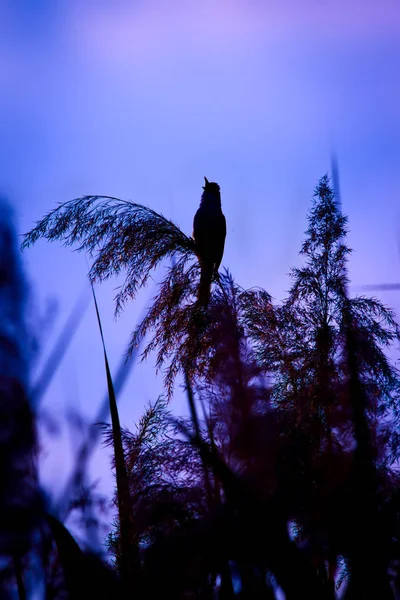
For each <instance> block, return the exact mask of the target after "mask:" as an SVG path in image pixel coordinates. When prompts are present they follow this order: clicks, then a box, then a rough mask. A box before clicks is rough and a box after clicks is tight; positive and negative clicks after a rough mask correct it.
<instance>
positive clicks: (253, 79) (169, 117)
mask: <svg viewBox="0 0 400 600" xmlns="http://www.w3.org/2000/svg"><path fill="white" fill-rule="evenodd" d="M399 73H400V9H399V4H398V0H335V1H331V2H328V1H323V0H319V1H317V0H307V1H301V0H280V1H279V0H276V1H273V2H269V1H267V0H264V1H263V0H226V1H223V0H203V1H202V2H196V1H194V0H193V1H189V0H186V1H184V0H132V1H130V2H128V1H122V0H114V1H113V2H106V1H103V0H97V1H94V0H93V1H89V0H88V1H85V0H64V1H63V0H0V139H1V143H0V191H1V193H2V194H3V195H6V196H7V197H8V198H9V200H10V201H11V202H12V203H13V205H14V207H15V209H16V213H17V218H18V228H19V233H22V232H25V231H27V230H29V229H30V228H31V227H32V226H33V224H34V221H36V220H38V219H39V218H41V217H42V216H43V215H44V213H45V212H47V211H48V210H50V209H51V208H53V207H54V206H55V205H56V203H57V202H63V201H66V200H69V199H71V198H74V197H77V196H81V195H83V194H105V195H113V196H118V197H120V198H125V199H131V200H133V201H137V202H139V203H143V204H147V205H149V206H151V207H152V208H154V209H155V210H158V211H160V212H162V213H163V214H164V215H166V216H167V217H170V218H172V219H174V220H175V221H176V222H177V223H178V224H179V225H180V227H181V228H182V229H183V231H185V232H186V233H188V234H190V233H191V230H192V219H193V215H194V212H195V211H196V209H197V206H198V203H199V198H200V194H201V191H202V190H201V186H202V185H203V176H204V175H206V176H207V178H208V179H209V180H214V181H217V182H218V183H219V184H220V185H221V191H222V202H223V210H224V212H225V215H226V218H227V222H228V234H227V242H226V251H225V256H224V260H223V265H224V266H226V267H228V268H230V269H231V271H232V272H233V274H234V276H235V278H236V280H237V281H238V282H239V283H240V284H241V285H243V286H244V287H251V286H254V285H262V286H263V287H265V288H266V289H267V290H268V291H269V292H270V293H272V295H273V296H275V297H276V298H278V299H280V298H282V297H283V296H284V293H285V290H286V289H288V286H289V283H288V278H287V273H288V271H289V267H290V266H293V265H296V264H298V256H297V252H298V250H299V247H300V243H301V240H302V236H303V231H304V229H305V227H306V220H305V219H306V211H307V209H308V207H309V206H310V198H311V196H312V193H313V190H314V187H315V185H316V183H317V180H318V178H319V177H320V176H321V175H323V174H324V173H325V172H327V171H328V170H329V168H330V156H331V152H332V150H334V151H335V152H336V154H337V156H338V159H339V167H340V180H341V192H342V201H343V208H344V211H345V212H346V213H347V214H348V215H349V219H350V229H351V232H350V236H349V242H350V245H351V246H352V247H353V248H354V249H355V252H354V254H353V256H352V259H351V274H352V278H353V282H354V284H355V285H360V284H365V283H377V282H389V281H398V280H399V277H400V272H399V271H400V269H399V253H398V240H399V239H400V231H399V229H400V227H399V216H400V215H399V207H398V198H399V189H400V143H399V141H400V108H399V107H400V78H399ZM23 259H24V264H25V267H26V270H27V274H28V277H29V279H30V281H31V283H32V287H33V293H34V297H35V303H36V305H37V307H38V309H39V310H40V311H42V312H43V310H44V307H45V304H46V302H47V301H48V299H49V298H54V299H56V300H57V301H58V303H59V313H58V318H57V323H56V326H55V328H54V330H53V332H52V333H51V335H49V337H48V339H46V347H45V350H44V354H45V355H46V353H48V352H49V351H50V349H51V346H52V343H54V341H55V340H56V338H57V332H58V331H59V330H60V328H61V326H62V324H63V322H64V321H65V319H66V318H67V315H68V313H69V311H70V310H71V308H72V306H73V304H74V303H75V301H76V299H77V297H78V296H79V294H80V293H81V291H82V288H83V287H84V285H85V275H86V271H87V264H86V261H85V257H84V256H83V255H77V254H76V253H73V252H71V251H70V250H69V249H64V248H62V247H60V245H58V244H52V245H50V244H48V243H47V242H44V241H43V242H40V243H38V244H37V246H36V247H34V248H33V249H31V250H29V251H26V252H25V253H24V256H23ZM117 283H118V282H117V281H113V282H110V283H109V284H107V285H104V286H101V287H100V288H98V297H99V304H100V310H101V314H102V318H103V321H104V330H105V336H106V343H107V347H108V350H109V354H110V362H111V366H112V367H114V369H115V368H116V366H117V364H118V362H119V360H120V358H121V355H122V353H123V352H124V350H125V347H126V344H127V341H128V337H129V333H130V332H131V331H132V329H133V328H134V326H135V324H136V322H137V319H138V317H139V315H140V314H141V311H142V310H143V307H144V306H145V305H146V303H148V297H149V296H148V294H149V290H146V291H144V292H143V294H142V296H141V297H140V298H139V299H138V301H137V303H136V304H135V305H132V306H129V307H128V308H127V310H126V312H125V313H124V315H123V316H122V317H121V318H119V319H118V320H117V321H115V320H114V318H113V302H112V299H113V295H114V288H115V287H116V285H117ZM380 297H381V299H382V300H383V301H384V302H386V303H389V304H391V305H392V306H395V307H398V308H400V296H397V295H396V294H393V293H387V292H386V293H382V294H380ZM152 366H153V362H152V361H151V360H150V362H149V363H148V364H147V365H144V366H140V367H138V368H136V369H135V371H134V373H133V375H132V376H131V378H130V380H129V384H128V385H127V387H126V389H125V391H124V393H123V395H122V397H121V402H120V407H121V421H122V424H123V425H126V426H128V427H132V424H133V422H134V421H135V420H137V419H138V417H139V415H140V413H141V411H142V409H143V405H144V404H145V403H147V402H148V401H149V400H154V399H155V397H156V395H157V394H158V393H159V392H160V390H161V383H160V380H159V379H158V380H157V379H156V378H155V377H154V371H153V369H152ZM39 371H40V369H39ZM33 375H34V376H35V375H37V372H36V371H35V373H34V374H33ZM104 392H105V375H104V367H103V357H102V353H101V345H100V339H99V333H98V330H97V325H96V320H95V314H94V311H93V309H92V307H90V309H89V311H88V313H87V315H86V317H85V320H84V322H83V324H82V326H81V327H80V330H79V332H78V334H77V335H76V337H75V338H74V342H73V344H72V345H71V347H70V349H69V351H68V354H67V356H66V357H65V360H64V362H63V364H62V367H61V368H60V370H59V372H58V373H57V376H56V377H55V380H54V382H53V384H52V385H51V387H50V388H49V390H48V392H47V394H46V397H45V400H44V406H45V408H46V409H48V410H51V411H52V412H53V414H54V415H55V416H56V417H57V418H59V419H62V418H63V415H64V413H65V410H66V408H67V407H71V406H72V407H76V408H78V409H79V410H80V411H82V413H83V415H84V417H85V418H87V419H93V418H94V415H95V414H96V411H97V407H98V405H99V403H100V402H101V400H102V398H103V395H104ZM179 402H181V401H178V402H177V404H176V406H177V407H178V408H179V406H180V405H179ZM68 436H69V433H68V429H67V428H66V427H65V426H63V435H62V436H61V438H60V439H59V440H52V439H48V438H47V437H46V436H44V457H43V462H42V464H43V468H42V471H43V477H44V480H45V481H47V482H50V481H51V482H52V485H53V486H54V487H55V489H58V488H59V486H60V485H61V482H62V480H63V479H64V478H65V477H66V475H67V472H68V468H67V467H68V462H69V453H70V451H71V446H70V445H69V437H68ZM61 457H62V458H61ZM108 460H109V459H108V454H107V452H106V451H105V450H101V451H99V452H98V453H97V456H96V459H95V461H94V463H93V464H94V466H93V476H94V477H97V476H100V477H101V478H102V479H101V483H100V485H101V486H102V488H103V489H108V490H109V489H110V485H111V480H110V478H109V477H108V476H107V475H106V471H107V469H106V468H104V465H106V466H108ZM60 462H62V464H61V466H60Z"/></svg>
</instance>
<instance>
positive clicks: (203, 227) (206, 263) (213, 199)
mask: <svg viewBox="0 0 400 600" xmlns="http://www.w3.org/2000/svg"><path fill="white" fill-rule="evenodd" d="M204 179H205V185H204V187H203V190H204V192H203V194H202V196H201V202H200V207H199V209H198V210H197V212H196V214H195V217H194V221H193V238H194V241H195V244H196V254H197V258H198V260H199V263H200V268H201V275H200V286H199V294H198V300H199V302H201V303H202V304H206V303H207V302H208V299H209V296H210V290H211V281H212V278H213V275H214V274H216V273H218V269H219V266H220V264H221V261H222V256H223V254H224V246H225V237H226V220H225V216H224V214H223V212H222V208H221V192H220V188H219V185H218V184H217V183H212V182H211V183H210V182H209V181H207V179H206V178H204Z"/></svg>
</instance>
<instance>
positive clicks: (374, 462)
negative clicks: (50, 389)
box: [0, 176, 400, 600]
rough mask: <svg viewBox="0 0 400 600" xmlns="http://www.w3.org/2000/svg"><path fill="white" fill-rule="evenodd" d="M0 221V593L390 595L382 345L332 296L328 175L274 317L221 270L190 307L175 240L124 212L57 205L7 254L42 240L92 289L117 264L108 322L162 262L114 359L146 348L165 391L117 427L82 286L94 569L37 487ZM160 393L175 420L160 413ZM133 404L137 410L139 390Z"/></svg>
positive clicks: (392, 496)
mask: <svg viewBox="0 0 400 600" xmlns="http://www.w3.org/2000/svg"><path fill="white" fill-rule="evenodd" d="M2 214H3V217H2V221H1V223H0V246H1V248H2V249H3V251H2V253H1V254H0V261H1V265H0V267H1V269H0V271H1V273H2V278H1V279H0V304H1V306H2V310H3V313H2V314H3V317H2V320H1V324H0V325H1V327H2V329H1V332H0V360H1V362H0V368H1V373H0V376H1V378H0V390H1V414H2V420H1V429H0V443H1V459H0V460H1V469H2V487H1V492H0V498H1V502H2V510H1V512H0V515H1V516H0V518H1V520H2V524H1V528H0V533H1V537H0V541H1V546H2V560H1V563H0V566H1V570H0V576H1V590H2V594H1V598H3V597H4V598H10V599H11V598H17V597H18V598H19V599H23V598H30V597H34V596H33V593H34V592H35V591H36V593H37V594H39V596H37V597H43V598H46V599H62V598H72V599H75V598H77V599H79V598H90V599H92V598H93V599H97V598H104V599H106V598H107V599H118V598H121V599H128V598H132V599H133V598H137V599H147V598H149V599H150V598H165V599H167V598H168V599H169V598H171V599H176V600H181V599H182V600H183V599H184V598H199V599H201V600H206V599H210V600H211V599H215V598H217V599H218V600H229V599H233V598H241V599H245V598H246V599H258V598H259V599H261V598H262V599H268V600H273V599H275V598H278V597H279V594H281V597H282V594H284V596H285V597H286V598H287V599H288V600H294V599H300V598H307V599H312V598H313V599H315V600H317V599H318V600H320V599H322V600H323V599H326V600H329V599H330V600H333V599H334V598H344V599H345V600H359V599H361V598H362V599H371V600H372V598H373V599H384V600H385V599H386V598H387V599H389V598H398V597H400V595H399V594H400V590H399V587H400V586H399V574H400V568H399V567H400V546H399V524H400V501H399V500H400V498H399V491H398V478H399V477H398V472H397V461H398V455H399V440H400V437H399V432H398V415H399V397H400V378H399V372H398V370H397V369H396V367H395V366H394V364H393V362H392V361H390V360H389V359H388V352H387V351H388V350H389V349H390V348H392V347H394V346H395V345H396V344H397V343H398V342H399V340H400V335H399V334H400V331H399V327H398V325H397V323H396V321H395V317H394V313H393V311H392V310H390V309H388V308H387V307H385V306H384V305H383V304H382V303H381V302H379V301H378V300H377V299H376V298H369V297H365V296H354V297H351V296H350V295H349V292H348V271H347V262H348V258H349V254H350V249H349V248H348V246H347V244H346V233H347V218H346V217H345V216H344V215H342V213H341V211H340V207H339V206H338V204H337V201H336V199H335V195H334V192H333V189H332V187H331V184H330V180H329V178H328V177H327V176H324V177H322V178H321V180H320V181H319V183H318V186H317V188H316V190H315V194H314V197H313V202H312V206H311V209H310V211H309V214H308V228H307V231H306V234H305V239H304V242H303V245H302V247H301V252H300V255H301V258H302V266H300V267H297V268H295V269H293V270H292V271H291V274H290V278H291V286H290V289H289V292H288V294H287V297H286V298H285V300H284V301H283V302H280V303H278V302H274V301H273V299H272V298H271V296H270V295H269V294H268V292H267V291H266V290H265V289H262V288H256V289H250V290H245V289H243V288H241V287H240V286H239V285H238V284H237V283H236V282H235V281H234V279H233V276H232V275H231V274H230V273H229V272H228V271H226V270H223V271H222V272H220V273H219V274H218V273H216V272H215V273H214V274H213V278H212V288H211V294H210V296H209V297H208V298H207V301H206V302H203V303H199V302H197V301H196V297H197V291H198V286H199V281H200V267H199V264H198V260H197V258H198V256H197V254H196V246H195V244H194V242H193V240H192V239H191V238H189V237H188V236H186V235H185V234H184V233H183V232H182V231H180V229H179V228H178V227H177V226H176V225H175V224H174V223H172V222H171V221H169V220H167V219H165V218H164V217H162V216H161V215H158V214H157V213H155V212H154V211H152V210H151V209H148V208H146V207H144V206H140V205H137V204H134V203H131V202H124V201H121V200H118V199H114V198H101V197H95V196H90V197H83V198H80V199H77V200H73V201H71V202H67V203H66V204H63V205H60V206H59V207H58V208H57V209H55V210H54V211H52V212H51V213H49V214H48V215H47V216H46V217H45V218H44V219H43V220H42V221H40V222H39V223H38V225H37V226H36V227H35V228H34V229H33V230H32V231H31V232H30V233H28V234H27V235H26V236H25V238H24V242H23V246H24V247H27V246H29V245H30V244H32V243H34V242H36V241H37V240H38V239H39V238H41V237H44V238H47V239H49V240H61V241H62V242H63V243H64V244H66V245H75V246H77V247H78V248H80V249H81V250H84V251H85V252H87V253H88V255H89V257H90V258H91V259H92V267H91V269H90V272H89V279H90V282H91V284H93V283H95V282H101V281H103V280H105V279H107V278H109V277H110V276H112V275H116V274H119V273H120V271H121V270H123V271H124V272H125V275H126V279H125V282H124V284H123V285H122V287H121V288H120V291H119V293H118V296H117V298H116V310H117V312H118V311H120V310H121V309H122V308H123V306H124V303H126V302H127V301H128V300H130V299H134V297H135V295H136V294H137V292H138V291H139V290H140V289H141V288H142V287H143V286H144V285H145V284H146V281H147V279H148V277H149V274H150V272H151V271H152V270H154V269H155V268H156V267H158V266H160V265H161V264H165V261H169V263H168V264H170V266H169V267H168V269H167V270H166V272H164V277H163V278H162V280H161V283H160V285H159V287H158V292H157V295H156V297H155V298H154V301H153V303H152V306H151V308H150V310H149V312H148V313H147V315H146V316H145V317H144V319H143V321H142V322H141V324H140V325H139V327H138V328H137V330H136V331H135V332H134V333H133V336H132V339H131V343H130V348H129V351H130V352H131V353H132V352H134V351H138V350H139V349H140V350H141V352H142V358H144V359H145V358H147V357H148V356H150V354H152V353H155V358H156V367H157V369H158V370H162V372H163V374H164V384H165V394H164V395H162V396H160V397H159V398H157V399H155V401H154V402H153V403H151V404H150V405H149V406H147V407H146V409H145V410H144V413H143V415H142V417H141V419H140V421H139V423H138V424H137V426H136V427H135V428H133V430H132V431H128V430H121V427H120V424H119V417H118V408H117V395H118V391H117V390H118V386H117V385H116V384H115V382H114V381H113V377H112V374H111V372H110V368H109V364H108V357H107V349H106V347H107V340H105V339H104V336H103V332H102V323H101V315H100V313H99V310H98V307H97V302H96V297H95V294H94V291H93V299H94V310H95V311H96V314H97V318H98V325H99V343H102V346H103V351H104V361H105V381H106V382H107V389H108V399H109V413H110V422H111V424H110V425H106V424H104V425H103V428H102V438H103V440H104V441H105V442H106V443H107V444H109V445H110V447H111V448H112V449H113V452H114V465H113V467H114V471H115V477H116V489H115V494H114V503H115V507H116V511H115V521H114V523H113V525H112V529H111V533H110V534H109V535H108V537H107V539H106V540H105V544H106V546H107V548H108V551H109V553H110V556H112V560H111V561H106V560H105V559H104V558H103V557H100V556H97V555H96V554H95V553H94V552H93V551H89V550H87V549H86V548H85V547H84V546H82V545H81V546H80V545H79V544H78V543H77V542H76V540H75V539H74V537H73V536H72V535H71V533H70V532H69V531H68V529H67V528H66V527H65V526H64V525H63V519H64V517H65V514H64V513H63V512H62V511H61V509H60V507H58V508H57V505H56V504H55V503H54V502H53V501H52V497H51V492H49V491H48V492H47V493H46V494H45V493H44V491H43V490H42V489H41V488H40V485H39V482H38V480H37V471H36V468H37V460H38V458H37V454H38V452H37V442H36V423H37V417H38V399H37V397H36V396H34V395H33V394H31V388H30V385H29V351H28V350H29V347H30V346H29V339H30V337H29V336H30V333H29V331H28V328H27V327H26V323H25V316H24V315H25V305H24V299H25V298H26V294H27V293H28V292H27V289H26V285H25V283H24V279H23V274H22V270H21V267H20V262H19V259H20V257H19V253H18V250H17V247H16V242H15V235H14V231H13V227H12V223H11V220H10V215H9V213H8V212H7V211H6V210H5V209H4V211H3V213H2ZM283 233H284V232H283ZM267 251H269V249H268V248H266V252H267ZM149 336H150V337H149ZM145 338H146V343H147V345H145V346H144V348H142V344H143V343H144V342H145ZM176 381H178V382H179V381H180V382H183V386H184V389H185V394H186V396H187V399H188V408H189V416H188V417H187V418H186V417H185V418H184V417H178V416H174V415H173V413H172V411H171V407H170V399H171V397H172V395H173V393H174V384H175V382H176ZM32 396H33V397H35V403H34V402H32ZM133 396H134V400H135V401H136V402H141V401H142V399H141V398H140V390H137V389H133ZM96 442H97V438H96V437H90V438H88V439H87V441H86V442H85V443H84V444H83V446H82V449H81V452H82V454H80V455H79V456H80V459H79V460H78V461H77V467H76V470H75V472H74V473H73V474H72V476H71V480H70V484H69V486H68V488H67V490H68V494H67V493H66V497H67V499H69V501H70V503H71V504H72V505H74V506H75V507H78V508H79V507H80V508H81V510H82V511H84V510H85V506H86V505H87V504H88V503H89V504H90V494H89V496H88V497H87V498H86V500H83V499H81V505H80V504H79V499H78V500H77V491H78V487H79V486H81V485H82V482H84V481H86V480H85V476H86V475H85V469H86V465H87V460H88V457H89V456H90V451H91V449H92V448H93V447H94V444H95V443H96ZM78 484H79V485H78ZM94 504H95V503H93V502H92V508H93V505H94ZM64 509H65V506H64ZM93 511H94V512H93V518H95V516H96V510H95V506H94V508H93ZM40 594H41V596H40Z"/></svg>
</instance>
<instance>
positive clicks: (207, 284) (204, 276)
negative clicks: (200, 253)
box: [197, 265, 213, 306]
mask: <svg viewBox="0 0 400 600" xmlns="http://www.w3.org/2000/svg"><path fill="white" fill-rule="evenodd" d="M212 276H213V269H212V267H211V268H209V267H207V266H206V265H202V266H201V274H200V284H199V291H198V295H197V302H198V303H199V305H200V306H206V305H207V304H208V301H209V299H210V293H211V281H212Z"/></svg>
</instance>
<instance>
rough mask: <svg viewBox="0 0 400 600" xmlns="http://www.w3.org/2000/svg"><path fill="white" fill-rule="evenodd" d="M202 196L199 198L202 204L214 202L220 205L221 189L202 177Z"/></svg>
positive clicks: (216, 184)
mask: <svg viewBox="0 0 400 600" xmlns="http://www.w3.org/2000/svg"><path fill="white" fill-rule="evenodd" d="M203 190H204V192H203V195H202V197H201V200H202V202H204V201H210V202H212V201H214V202H215V201H216V202H218V203H219V204H221V189H220V187H219V185H218V183H215V182H214V181H208V179H207V177H204V185H203Z"/></svg>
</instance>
